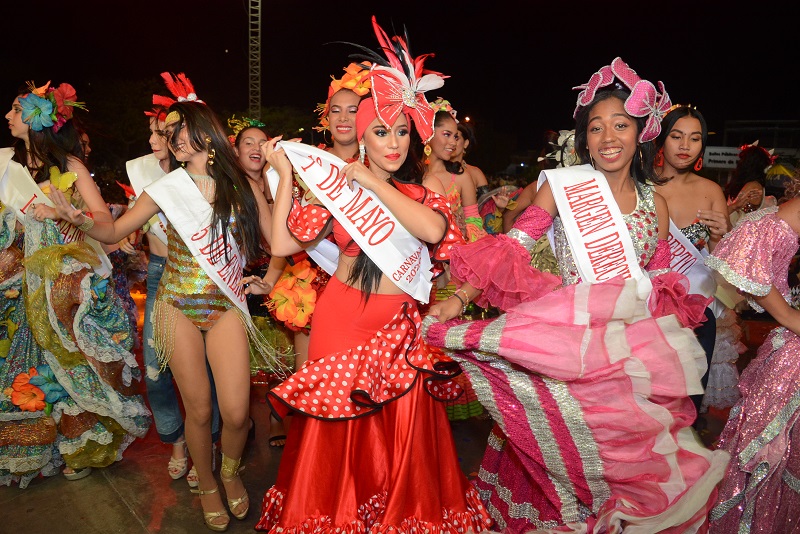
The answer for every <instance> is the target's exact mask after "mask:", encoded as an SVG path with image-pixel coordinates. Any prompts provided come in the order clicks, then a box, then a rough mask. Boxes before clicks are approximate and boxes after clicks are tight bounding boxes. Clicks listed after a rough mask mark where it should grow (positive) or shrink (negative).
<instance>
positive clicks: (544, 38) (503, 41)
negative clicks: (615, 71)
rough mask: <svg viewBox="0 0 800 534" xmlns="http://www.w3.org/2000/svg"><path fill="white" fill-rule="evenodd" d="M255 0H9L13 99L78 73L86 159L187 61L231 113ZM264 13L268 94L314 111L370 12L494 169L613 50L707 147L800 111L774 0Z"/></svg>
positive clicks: (278, 5) (570, 103)
mask: <svg viewBox="0 0 800 534" xmlns="http://www.w3.org/2000/svg"><path fill="white" fill-rule="evenodd" d="M249 5H250V3H249V1H248V0H195V1H189V0H184V1H180V2H176V1H171V0H160V1H155V0H136V1H132V2H120V1H112V0H105V1H93V0H87V1H76V2H53V1H50V0H45V1H39V2H32V1H31V2H9V1H4V2H2V5H1V6H0V20H2V21H3V37H4V46H3V50H2V52H0V54H2V55H0V58H2V68H1V69H0V77H2V79H0V97H2V98H3V99H5V102H6V107H5V108H4V109H10V105H11V102H12V100H13V99H14V97H15V95H16V91H17V89H18V88H19V87H20V86H21V85H23V83H24V82H25V81H28V80H34V81H35V82H36V83H37V85H42V84H44V83H45V82H46V81H47V80H52V82H53V83H54V84H56V85H57V84H59V83H61V82H69V83H71V84H72V85H73V86H74V87H75V88H76V89H77V93H78V97H79V99H82V100H86V103H87V106H88V108H89V110H90V112H89V114H88V117H89V118H90V120H91V122H90V123H91V124H92V126H93V130H94V133H95V134H96V135H95V136H93V138H92V139H93V147H95V148H96V149H97V148H98V147H99V150H97V151H96V153H93V155H92V157H93V158H94V157H97V158H99V159H103V158H108V157H110V154H111V153H115V154H117V156H118V158H117V160H116V161H124V160H125V159H129V158H132V157H136V156H139V155H141V154H143V153H146V151H147V145H146V143H145V141H146V138H147V132H146V121H145V120H144V118H143V115H141V112H142V111H143V110H144V109H146V108H147V106H148V104H149V99H150V95H151V94H152V91H157V92H161V93H166V89H165V88H164V86H163V83H162V82H161V79H160V77H159V74H160V73H161V72H163V71H172V72H185V73H186V74H187V75H188V76H189V78H190V79H191V80H192V81H193V82H194V85H195V87H196V89H197V93H198V95H199V96H200V98H202V99H204V100H205V101H206V102H208V103H209V104H210V105H211V106H212V108H213V109H215V111H217V112H218V113H219V114H220V115H221V116H222V117H223V119H224V118H226V117H228V116H230V114H231V113H237V114H239V115H241V114H243V113H246V111H247V108H248V82H249V78H248V76H249V66H248V22H249V15H248V8H249ZM261 10H262V15H261V17H262V21H261V34H262V45H261V60H262V67H261V68H262V73H261V77H262V105H263V106H265V107H284V106H288V107H293V108H297V109H298V110H299V112H300V113H304V114H308V115H309V116H312V117H313V116H314V108H315V106H316V104H317V103H318V102H319V101H322V100H324V98H325V97H326V95H327V86H328V84H329V82H330V76H331V75H335V76H336V77H340V76H341V75H342V74H343V71H342V69H343V68H344V67H345V66H346V65H347V64H348V63H349V62H350V59H349V58H348V55H349V54H350V53H353V52H355V48H354V47H352V46H350V45H346V44H337V43H334V41H350V42H354V43H358V44H362V45H365V46H368V47H370V48H372V49H376V48H377V41H376V38H375V36H374V33H373V31H372V26H371V22H370V17H371V16H372V15H373V14H374V15H376V16H377V19H378V23H379V24H380V25H381V26H382V27H383V28H384V29H385V30H386V31H387V33H389V34H390V35H393V34H395V33H399V32H402V31H403V27H404V26H405V27H406V28H407V30H408V34H409V36H410V43H409V44H410V48H411V52H412V54H413V55H415V56H418V55H421V54H425V53H434V54H435V57H433V58H430V59H429V60H428V61H427V62H426V66H427V67H428V68H430V69H433V70H437V71H440V72H442V73H444V74H447V75H449V76H450V78H448V79H447V80H446V82H445V86H444V87H443V88H442V89H440V90H437V91H435V92H434V93H435V94H428V95H427V96H428V97H429V100H433V99H434V98H435V97H437V96H442V97H444V98H447V99H448V100H450V101H451V103H452V104H453V106H454V107H455V108H456V109H457V111H458V116H459V118H463V117H465V116H469V117H470V118H471V119H472V122H473V124H474V125H475V127H476V130H477V134H478V151H477V154H475V155H474V156H473V157H477V158H479V159H478V160H476V161H479V162H480V164H481V165H482V166H483V168H484V169H485V170H486V171H487V173H493V172H497V171H499V170H502V169H504V168H505V167H506V165H507V164H508V163H509V161H510V158H511V155H512V154H518V153H521V152H524V151H539V150H540V149H541V148H542V147H543V144H544V141H543V139H544V133H545V131H546V130H548V129H552V130H559V129H570V128H572V127H573V121H572V112H573V110H574V107H575V100H576V98H577V94H578V92H577V91H573V90H572V87H574V86H577V85H580V84H582V83H584V82H586V81H587V80H588V79H589V77H590V76H591V74H592V73H594V72H595V71H596V70H597V69H598V68H600V67H601V66H603V65H606V64H609V63H610V62H611V60H612V59H614V57H616V56H620V57H622V59H623V60H625V61H626V62H627V63H628V64H629V65H630V66H631V67H632V68H633V69H634V70H636V71H637V73H638V74H639V75H640V76H642V77H643V78H645V79H648V80H650V81H652V82H654V83H655V82H656V81H658V80H661V81H663V82H664V84H665V85H666V88H667V92H668V93H669V95H670V96H671V98H672V100H673V102H676V103H692V104H695V105H696V106H697V107H698V108H699V109H700V110H701V111H702V112H703V113H704V114H705V116H706V118H707V120H708V123H709V127H710V129H711V130H712V131H716V132H718V135H717V136H716V137H717V138H716V139H714V138H713V137H712V139H711V141H710V144H712V145H715V144H722V142H721V139H720V138H719V137H720V136H719V132H721V131H722V130H723V129H724V127H725V122H726V121H730V120H756V119H758V120H775V121H778V120H798V119H800V104H798V102H799V101H800V90H799V89H800V76H799V75H798V69H800V62H798V59H800V45H799V44H798V22H797V20H798V19H797V17H796V16H794V15H792V16H790V11H789V10H788V6H786V5H783V4H778V3H774V2H758V3H750V4H746V5H745V6H742V7H734V5H733V3H732V2H718V1H710V2H706V1H702V0H695V1H694V2H680V3H678V2H667V3H664V2H625V1H623V2H584V1H577V2H551V3H546V2H532V1H524V0H519V1H516V2H507V1H482V2H430V1H429V2H417V1H406V2H403V1H393V2H380V3H377V2H376V3H370V2H331V1H327V2H304V1H294V2H286V1H283V2H270V1H267V0H263V1H262V2H261ZM326 43H328V44H326ZM131 117H141V118H142V120H141V124H137V126H136V128H139V127H140V129H137V130H136V132H135V133H131V134H130V136H128V137H126V139H125V140H123V141H117V140H116V139H117V135H116V133H114V132H113V130H114V128H113V127H112V126H115V124H116V125H118V124H119V123H121V122H126V121H130V120H133V121H136V120H137V119H136V118H133V119H131ZM268 126H269V125H268ZM306 132H308V130H306ZM3 135H4V136H5V139H3V140H2V141H3V146H7V145H8V144H9V143H10V142H11V138H10V136H9V135H8V133H7V131H4V133H3ZM319 140H320V139H319V138H316V139H314V141H317V142H318V141H319ZM753 140H755V139H753ZM307 141H309V140H308V139H307ZM111 159H113V158H111Z"/></svg>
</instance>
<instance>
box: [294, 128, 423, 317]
mask: <svg viewBox="0 0 800 534" xmlns="http://www.w3.org/2000/svg"><path fill="white" fill-rule="evenodd" d="M278 146H279V147H280V148H283V149H284V150H285V151H286V155H287V156H288V157H289V161H291V162H292V165H293V166H294V168H295V170H296V171H297V173H298V174H299V175H300V177H301V178H302V179H303V181H304V182H305V184H306V185H307V186H308V188H309V189H310V190H311V192H312V193H314V195H315V196H316V197H317V198H318V199H319V200H320V202H322V203H323V204H324V205H325V207H326V208H328V210H329V211H330V212H331V214H332V215H333V216H334V217H335V218H336V220H337V221H339V223H340V224H341V225H342V226H343V227H344V229H345V230H346V231H347V233H348V234H350V236H351V237H352V238H353V240H354V241H355V242H356V244H358V246H359V247H360V248H361V250H363V251H364V252H365V253H366V254H367V256H369V258H370V259H371V260H372V261H373V262H374V263H375V265H377V266H378V268H379V269H380V270H381V271H382V272H383V274H385V275H386V276H387V277H388V278H389V279H390V280H391V281H392V282H394V284H395V285H396V286H397V287H399V288H400V289H402V290H403V291H405V292H406V293H408V294H409V295H411V296H412V297H414V298H415V299H417V300H418V301H420V302H424V303H427V302H428V300H429V299H430V293H431V287H432V286H433V283H432V282H431V279H432V278H433V273H432V272H431V260H430V257H429V255H428V247H427V245H425V243H423V242H422V241H420V240H419V239H417V238H416V237H414V236H413V235H411V233H409V231H408V230H406V229H405V228H404V227H403V225H402V224H400V221H398V220H397V218H396V217H395V216H394V215H393V214H392V212H391V211H389V209H388V208H387V207H386V206H385V205H384V204H383V203H382V202H381V201H380V200H379V199H378V197H377V196H376V195H375V194H373V193H372V192H371V191H369V190H368V189H365V188H363V187H361V186H360V185H359V184H358V182H353V190H352V191H350V188H349V187H347V180H345V177H344V176H343V175H342V174H341V169H342V167H344V166H345V165H346V163H345V162H344V161H343V160H342V159H340V158H338V157H336V156H334V155H333V154H331V153H330V152H326V151H324V150H321V149H319V148H316V147H313V146H309V145H305V144H302V143H297V142H289V141H287V142H279V143H278Z"/></svg>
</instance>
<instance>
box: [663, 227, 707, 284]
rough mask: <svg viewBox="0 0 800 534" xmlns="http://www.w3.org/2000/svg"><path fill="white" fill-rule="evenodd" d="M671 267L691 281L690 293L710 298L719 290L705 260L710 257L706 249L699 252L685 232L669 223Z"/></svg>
mask: <svg viewBox="0 0 800 534" xmlns="http://www.w3.org/2000/svg"><path fill="white" fill-rule="evenodd" d="M669 251H670V255H671V258H670V263H669V266H670V268H671V269H672V270H673V271H676V272H679V273H681V274H683V275H686V278H688V279H689V292H690V293H694V294H697V295H703V296H704V297H710V296H712V295H713V294H714V291H716V289H717V282H715V281H714V277H713V275H712V272H711V269H710V268H708V267H706V264H705V263H703V260H704V258H705V257H706V256H708V252H706V250H705V249H702V250H697V247H695V246H694V245H693V244H692V242H691V241H689V239H688V238H687V237H686V236H685V235H683V232H681V231H680V229H679V228H678V227H677V226H675V223H674V222H672V219H670V221H669Z"/></svg>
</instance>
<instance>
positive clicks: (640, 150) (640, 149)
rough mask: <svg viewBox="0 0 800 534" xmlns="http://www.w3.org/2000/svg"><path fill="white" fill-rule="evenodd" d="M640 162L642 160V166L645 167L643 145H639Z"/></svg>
mask: <svg viewBox="0 0 800 534" xmlns="http://www.w3.org/2000/svg"><path fill="white" fill-rule="evenodd" d="M639 162H641V164H642V167H644V158H643V157H642V145H639Z"/></svg>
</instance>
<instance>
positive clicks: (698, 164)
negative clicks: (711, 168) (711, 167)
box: [694, 156, 703, 171]
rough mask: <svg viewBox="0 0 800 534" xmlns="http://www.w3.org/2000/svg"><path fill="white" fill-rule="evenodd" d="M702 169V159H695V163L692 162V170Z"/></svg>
mask: <svg viewBox="0 0 800 534" xmlns="http://www.w3.org/2000/svg"><path fill="white" fill-rule="evenodd" d="M702 168H703V157H702V156H701V157H699V158H697V161H695V162H694V170H696V171H699V170H700V169H702Z"/></svg>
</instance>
